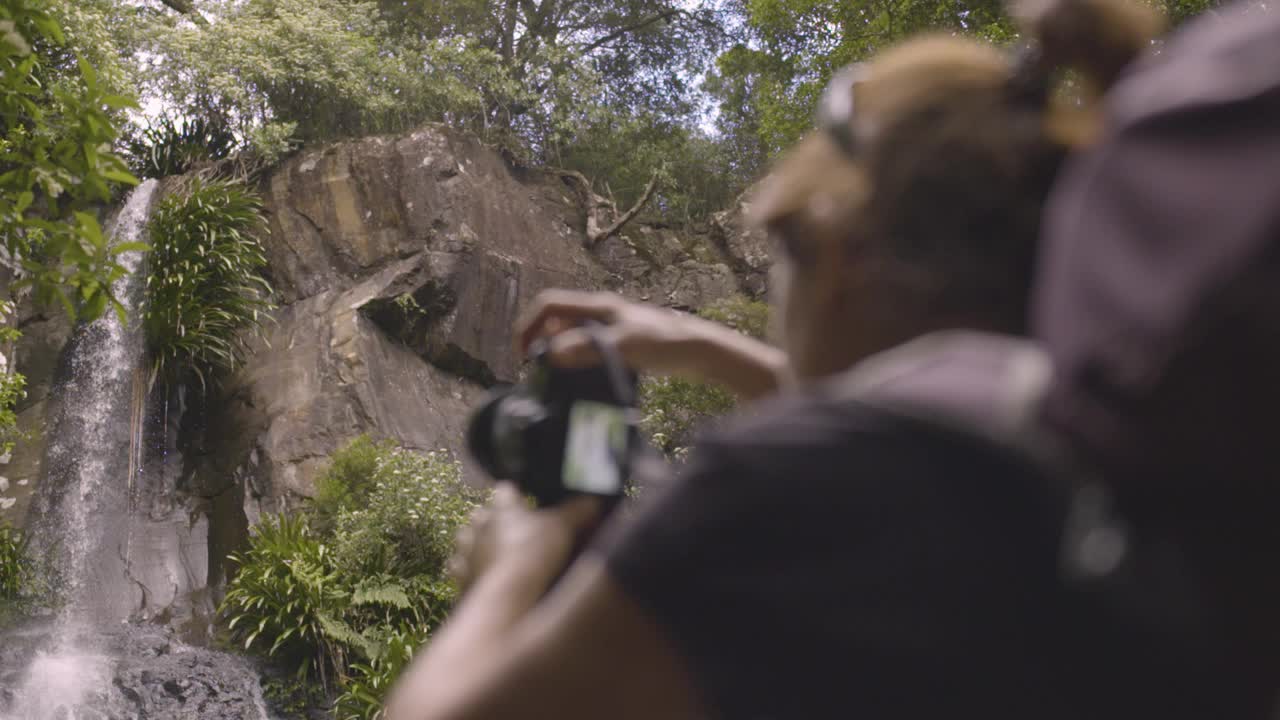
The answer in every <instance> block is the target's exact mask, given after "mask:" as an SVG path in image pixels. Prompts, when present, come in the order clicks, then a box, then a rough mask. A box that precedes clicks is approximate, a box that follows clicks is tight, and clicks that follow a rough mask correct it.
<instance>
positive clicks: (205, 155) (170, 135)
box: [125, 117, 240, 178]
mask: <svg viewBox="0 0 1280 720" xmlns="http://www.w3.org/2000/svg"><path fill="white" fill-rule="evenodd" d="M239 144H240V143H239V141H238V140H237V139H236V136H235V133H233V132H231V129H230V128H228V127H227V126H226V125H224V124H220V123H218V122H216V121H214V120H210V119H208V118H203V117H198V118H191V119H176V120H175V119H174V118H171V117H162V118H160V119H158V120H155V121H153V122H151V123H150V124H148V125H147V126H146V127H144V128H141V129H139V130H138V131H137V132H136V133H134V134H132V136H131V137H129V139H128V141H127V142H126V143H125V145H126V152H127V155H128V157H129V164H130V165H131V166H132V170H133V172H134V173H135V174H137V175H139V176H141V177H150V178H162V177H169V176H171V175H182V174H183V173H185V172H187V171H188V170H191V169H192V168H195V167H197V166H199V165H202V164H205V163H209V162H212V161H214V160H221V159H223V158H226V157H229V156H230V155H231V153H233V152H235V150H236V149H237V147H238V146H239Z"/></svg>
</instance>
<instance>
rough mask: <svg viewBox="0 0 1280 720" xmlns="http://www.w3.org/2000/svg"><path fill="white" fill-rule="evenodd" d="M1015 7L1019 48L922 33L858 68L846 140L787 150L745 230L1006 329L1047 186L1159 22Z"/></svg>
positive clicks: (1122, 8) (1096, 5)
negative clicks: (869, 263)
mask: <svg viewBox="0 0 1280 720" xmlns="http://www.w3.org/2000/svg"><path fill="white" fill-rule="evenodd" d="M1014 11H1015V12H1014V14H1015V16H1017V17H1018V19H1019V21H1020V23H1021V26H1022V27H1023V28H1024V35H1025V36H1026V37H1029V38H1030V39H1031V42H1030V44H1029V46H1028V48H1027V50H1028V51H1024V52H1022V53H1020V54H1016V55H1015V54H1011V53H1006V52H1002V51H1001V50H999V49H997V48H995V47H993V46H991V45H988V44H985V43H982V42H979V41H976V40H971V39H965V38H960V37H955V36H948V35H938V34H934V35H925V36H920V37H916V38H913V39H911V40H908V41H906V42H904V43H902V44H899V45H897V46H894V47H891V48H888V49H886V50H885V51H883V52H881V53H879V54H877V55H876V56H875V57H874V58H872V59H871V60H870V61H869V62H867V63H866V64H865V66H864V68H863V69H862V72H861V74H860V76H859V79H858V82H857V84H856V86H855V87H854V88H853V95H852V97H853V106H854V110H853V113H852V116H851V117H850V119H849V121H850V122H851V123H852V124H853V125H855V126H856V127H855V128H854V129H855V130H856V132H851V133H849V134H850V135H851V136H852V137H855V138H858V142H857V143H856V144H855V146H854V147H852V148H846V147H842V146H841V143H840V142H837V138H835V137H833V136H832V134H831V133H829V132H825V131H821V130H820V131H818V132H816V133H814V134H813V135H811V136H810V137H808V138H807V139H805V140H804V141H802V142H801V143H800V144H799V145H798V146H797V147H796V148H794V149H793V150H792V151H790V152H789V153H788V154H787V155H786V156H785V157H784V158H783V160H782V161H781V162H780V163H779V165H778V166H777V168H776V169H775V171H774V172H773V173H772V174H771V175H770V176H769V177H768V178H766V180H765V181H764V182H762V183H761V185H760V186H759V187H758V189H757V191H756V192H755V193H754V197H753V198H752V201H751V203H750V207H751V209H752V214H753V216H754V219H755V220H756V222H758V223H762V224H764V225H765V226H766V227H773V228H790V229H789V230H787V231H785V232H784V234H788V233H790V234H796V233H800V234H805V235H808V236H811V241H812V242H840V243H844V244H845V245H848V246H851V247H852V250H851V251H850V252H849V253H847V254H848V255H857V254H862V253H865V252H874V253H878V254H879V255H880V256H882V257H887V258H890V259H893V260H895V261H901V262H903V263H907V264H909V265H910V266H911V267H912V269H913V270H914V271H917V272H920V271H923V272H925V273H928V274H930V276H931V277H932V278H933V281H932V282H931V283H930V287H931V288H932V289H933V291H934V292H936V293H938V294H939V295H940V296H943V295H945V302H946V303H947V304H948V305H949V306H952V307H956V306H957V304H959V305H961V306H963V305H965V304H966V303H968V304H971V309H974V310H976V311H982V312H990V311H991V310H992V309H1000V308H1006V309H1007V312H1008V318H1007V323H1006V324H1008V325H1013V326H1015V327H1011V328H1008V329H1020V328H1021V326H1022V323H1023V321H1024V313H1025V306H1026V295H1027V292H1028V289H1029V285H1030V282H1031V277H1032V275H1033V267H1034V264H1035V247H1036V239H1037V235H1038V233H1039V223H1040V213H1041V209H1042V207H1043V204H1044V201H1045V199H1046V197H1047V196H1048V193H1049V189H1050V186H1051V184H1052V182H1053V179H1054V177H1055V176H1056V175H1057V172H1058V169H1059V167H1060V166H1061V164H1062V161H1063V160H1064V158H1065V157H1066V155H1067V154H1068V153H1069V152H1070V151H1071V150H1072V149H1074V148H1076V147H1079V146H1081V145H1084V144H1087V143H1088V142H1089V140H1090V138H1091V136H1092V127H1093V119H1094V118H1095V116H1096V113H1095V110H1094V107H1095V105H1096V98H1097V96H1098V95H1099V94H1101V93H1102V92H1103V91H1105V90H1106V89H1107V88H1108V87H1109V86H1110V85H1111V84H1112V83H1113V82H1114V81H1115V80H1116V78H1117V77H1118V76H1119V75H1120V73H1121V71H1122V69H1123V68H1124V67H1125V65H1127V64H1128V63H1129V62H1130V61H1131V60H1133V59H1134V58H1135V57H1136V56H1137V55H1138V54H1139V53H1141V52H1142V51H1143V50H1144V49H1145V48H1146V47H1147V46H1148V45H1149V44H1150V42H1151V39H1152V38H1153V37H1154V36H1155V35H1156V33H1157V32H1158V31H1159V30H1160V28H1161V26H1162V21H1161V17H1160V16H1159V15H1158V14H1156V13H1155V12H1154V11H1152V10H1151V9H1149V8H1148V7H1147V6H1145V5H1137V4H1133V3H1129V2H1124V1H1123V0H1043V1H1040V0H1036V2H1034V3H1033V2H1027V3H1024V4H1023V5H1021V6H1019V7H1017V8H1015V9H1014ZM1067 71H1071V72H1067ZM1064 89H1069V90H1071V92H1070V93H1067V92H1063V91H1064Z"/></svg>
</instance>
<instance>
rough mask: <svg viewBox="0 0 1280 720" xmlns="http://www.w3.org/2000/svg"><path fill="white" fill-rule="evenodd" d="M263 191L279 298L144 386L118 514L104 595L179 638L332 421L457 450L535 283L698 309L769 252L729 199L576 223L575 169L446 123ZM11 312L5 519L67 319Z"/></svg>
mask: <svg viewBox="0 0 1280 720" xmlns="http://www.w3.org/2000/svg"><path fill="white" fill-rule="evenodd" d="M262 192H263V195H264V197H265V200H266V212H267V214H268V218H269V223H270V234H269V236H268V237H267V239H266V250H267V255H268V259H269V274H270V276H271V280H272V282H273V284H274V286H275V287H276V289H277V294H278V302H279V308H278V309H277V310H276V311H275V313H274V314H273V318H272V322H270V323H269V324H268V326H267V331H266V334H265V337H264V338H262V339H259V340H255V341H253V347H252V352H251V354H250V356H249V357H248V360H247V362H246V363H245V365H244V366H243V367H241V368H240V369H239V370H238V371H237V372H236V373H234V374H233V375H232V376H230V377H229V378H226V379H225V381H224V382H223V384H222V385H221V386H220V387H218V388H217V389H215V390H213V391H211V392H210V393H209V394H207V395H205V394H203V393H202V392H200V391H198V390H197V389H195V388H165V389H159V388H158V389H155V390H154V391H153V392H152V395H151V400H150V401H149V402H150V405H149V406H150V408H151V410H150V412H151V417H149V419H148V423H149V425H148V427H151V428H152V430H151V431H149V432H150V433H151V435H155V434H156V433H155V431H154V428H156V427H159V428H161V429H162V431H161V432H159V434H158V435H157V436H156V437H155V438H151V439H149V440H147V443H148V447H149V449H148V451H147V455H146V458H145V466H144V467H143V472H142V473H141V474H140V477H143V478H144V481H143V482H144V483H145V484H146V485H147V487H144V488H141V489H140V490H138V491H136V492H135V494H137V493H138V492H140V493H141V495H138V498H135V500H134V501H133V502H134V503H135V506H136V507H135V509H136V510H137V512H138V513H139V517H140V518H142V516H144V515H145V519H139V520H138V522H136V523H134V525H133V526H132V527H131V528H129V530H128V531H129V533H131V534H130V537H131V538H134V540H131V542H130V544H129V545H130V547H133V548H137V549H138V552H137V553H132V554H130V555H129V558H128V562H126V563H125V565H127V566H128V567H129V575H130V578H131V579H133V580H134V581H135V583H136V589H131V590H130V592H131V595H130V596H129V597H127V598H121V599H120V601H119V603H117V604H119V605H120V606H121V607H124V608H132V609H133V610H132V614H133V615H135V616H137V617H143V618H148V619H154V620H164V621H167V622H168V623H169V624H171V625H173V626H174V627H178V628H181V629H182V631H183V632H184V633H187V634H188V636H189V637H192V638H198V637H199V636H201V635H203V634H204V633H206V632H207V631H208V627H209V616H210V613H211V612H212V609H213V600H214V599H215V598H213V597H212V596H211V595H210V593H209V592H208V591H209V589H211V588H216V587H217V586H218V585H219V584H220V582H221V581H222V578H223V576H224V572H225V571H224V567H223V565H224V559H225V558H226V556H227V554H228V553H229V552H231V551H232V550H234V549H236V548H237V547H238V546H239V545H240V543H242V542H243V538H244V537H245V533H246V531H247V529H248V527H249V526H250V525H252V524H253V523H255V522H257V520H258V519H259V517H260V516H261V515H262V513H265V512H273V511H277V510H282V509H287V508H290V507H295V506H297V505H298V504H299V503H300V502H301V500H302V499H303V498H305V497H307V496H310V495H312V494H313V492H314V483H315V479H316V476H317V475H318V473H319V472H321V471H322V469H323V468H324V467H325V464H326V461H327V458H328V456H329V455H330V454H331V453H332V452H333V451H334V450H336V449H337V448H339V447H341V446H342V445H343V444H345V443H346V442H347V441H349V440H350V439H352V438H354V437H355V436H357V435H359V434H361V433H371V434H373V435H375V436H381V437H387V438H392V439H395V440H397V441H399V442H400V443H402V444H404V445H406V446H408V447H412V448H417V449H421V450H432V449H437V448H447V449H450V450H452V451H453V452H455V453H456V454H457V455H459V456H460V457H463V456H464V455H463V451H464V448H463V434H464V426H465V423H466V421H467V418H468V416H469V414H470V412H471V410H472V409H473V408H474V407H475V406H476V404H477V403H478V402H479V400H480V398H481V396H482V395H483V394H484V392H485V390H486V388H487V387H489V386H492V385H494V384H496V383H502V382H508V381H512V380H515V379H516V378H517V376H518V374H519V372H520V370H521V368H520V359H519V358H518V357H516V355H515V354H514V353H513V351H512V349H511V336H510V333H511V328H512V326H513V324H514V322H515V321H516V318H517V316H518V314H519V313H520V311H521V310H522V308H523V307H524V306H525V305H526V304H527V303H528V302H529V301H530V300H531V299H532V298H533V296H534V295H536V294H537V293H538V292H540V291H542V290H544V289H546V288H550V287H569V288H581V289H610V290H615V291H618V292H622V293H624V294H626V295H628V296H630V297H633V298H636V299H641V300H645V301H650V302H654V303H657V304H662V305H666V306H670V307H676V308H682V309H688V310H694V309H697V308H700V307H702V306H703V305H706V304H707V303H710V302H713V301H715V300H718V299H720V298H723V297H726V296H728V295H731V294H733V293H737V292H744V291H745V292H748V293H749V294H753V295H754V294H758V293H759V292H760V291H762V289H763V275H764V272H765V271H766V270H767V256H762V255H761V252H762V250H761V248H763V240H762V239H759V238H752V239H737V238H734V237H730V236H729V234H731V233H734V232H737V230H736V228H737V227H738V226H739V225H738V223H740V221H739V220H737V219H735V218H738V217H739V216H740V215H741V212H740V209H737V210H734V211H732V212H730V213H727V214H725V215H724V216H723V218H721V217H718V218H717V222H716V223H714V224H713V225H712V227H710V228H708V229H702V230H691V229H688V228H671V227H663V226H661V225H656V224H644V223H642V222H639V221H636V222H633V223H631V224H629V225H627V226H626V227H625V228H624V229H623V230H622V231H621V232H619V233H616V234H613V235H611V236H609V237H607V238H605V239H603V240H601V241H600V242H598V243H594V244H593V243H590V242H589V241H588V238H587V208H586V207H584V203H583V200H582V196H581V188H579V187H575V186H573V185H571V184H570V181H569V180H567V179H566V178H565V176H564V175H563V174H562V173H556V172H542V171H538V170H531V169H527V168H520V167H512V166H511V165H509V164H508V163H507V162H506V161H505V160H504V159H503V158H502V157H501V156H500V155H499V154H497V153H495V152H493V151H491V150H490V149H488V148H486V147H485V146H483V145H481V144H479V143H478V142H477V141H476V140H474V139H473V138H470V137H469V136H466V135H464V134H460V133H457V132H454V131H451V130H448V129H445V128H442V127H426V128H423V129H420V130H418V131H416V132H413V133H410V134H407V135H403V136H399V137H380V138H366V139H361V140H353V141H349V142H343V143H338V144H334V145H330V146H327V147H322V148H316V149H312V150H308V151H306V152H303V153H301V154H299V155H297V156H295V157H293V158H291V159H290V160H288V161H287V162H285V163H284V164H282V165H281V166H280V167H278V168H276V169H275V170H274V171H273V172H272V173H271V174H270V175H269V176H268V177H267V178H266V179H265V180H264V181H263V184H262ZM597 210H598V208H597ZM607 220H608V218H604V219H603V220H602V219H601V218H596V222H597V224H599V223H600V222H602V221H607ZM762 257H764V258H765V259H763V260H762ZM19 324H20V328H21V329H22V330H23V333H24V335H23V338H22V339H21V340H20V341H19V343H18V345H17V347H16V348H14V349H13V350H12V353H10V354H8V356H9V357H10V358H12V359H13V360H14V361H15V362H16V364H17V366H18V368H19V370H21V371H22V372H24V373H25V374H26V375H27V377H28V382H29V387H28V397H27V398H26V399H25V400H24V402H23V403H22V404H20V405H19V411H20V412H19V415H20V420H21V425H22V428H23V429H24V430H26V431H28V436H27V437H26V439H25V440H24V441H23V442H21V443H19V446H18V450H17V451H16V452H15V453H14V455H13V458H12V462H11V463H10V464H9V465H8V466H0V476H3V478H4V482H5V483H7V485H8V487H7V488H4V489H3V490H0V497H2V498H5V499H6V501H8V500H12V503H10V507H9V508H8V509H4V508H0V520H8V521H12V522H16V523H17V524H22V522H23V520H24V518H26V517H28V515H29V514H30V513H29V512H28V509H27V504H28V497H29V495H30V494H31V490H32V489H34V486H35V484H36V482H37V479H38V478H39V477H40V475H41V472H42V469H41V467H40V463H41V461H42V459H43V458H44V457H45V447H44V433H43V430H44V425H45V423H46V416H47V414H48V410H47V405H48V403H47V398H48V396H49V386H50V383H51V382H52V380H53V378H54V377H55V370H56V369H57V367H58V366H59V363H60V362H62V360H61V358H62V355H63V350H64V346H65V345H66V344H67V342H68V338H69V337H70V336H71V327H70V323H69V322H68V321H67V319H66V317H65V315H63V314H62V313H61V312H60V311H59V310H57V309H51V310H49V311H46V312H43V313H39V312H35V311H32V310H30V309H29V308H28V309H21V310H20V314H19ZM165 428H167V429H165ZM148 437H149V438H150V435H149V436H148ZM464 467H465V468H466V472H467V473H468V476H469V477H470V478H471V479H472V480H474V481H476V482H479V481H480V478H479V477H478V474H477V470H476V468H475V466H474V463H464Z"/></svg>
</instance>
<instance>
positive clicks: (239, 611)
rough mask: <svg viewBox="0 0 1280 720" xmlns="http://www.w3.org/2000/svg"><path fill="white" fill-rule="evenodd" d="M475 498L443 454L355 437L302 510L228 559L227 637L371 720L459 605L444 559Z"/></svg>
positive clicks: (347, 712) (270, 524)
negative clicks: (337, 692)
mask: <svg viewBox="0 0 1280 720" xmlns="http://www.w3.org/2000/svg"><path fill="white" fill-rule="evenodd" d="M483 499H484V498H483V494H482V493H480V492H479V491H476V490H474V489H472V488H469V487H468V486H467V485H465V484H464V483H463V482H462V473H461V467H460V466H459V464H458V462H457V461H455V460H454V459H453V458H452V457H451V456H450V455H449V454H448V453H445V452H430V453H416V452H412V451H409V450H404V449H401V448H399V447H397V446H396V445H395V444H394V443H390V442H382V443H378V442H375V441H373V440H372V439H370V438H368V437H365V436H362V437H360V438H357V439H356V440H354V441H352V442H351V443H350V444H349V445H347V446H346V447H344V448H343V449H341V450H339V451H338V452H336V453H334V454H333V456H332V457H331V463H330V466H329V468H328V470H327V471H326V472H325V473H324V474H323V475H322V476H321V478H320V480H319V481H318V492H317V496H316V499H315V501H314V502H313V503H312V507H311V508H310V510H309V511H308V512H307V513H304V514H299V515H296V516H293V517H288V516H280V517H273V518H269V519H267V520H266V521H264V522H263V523H262V524H260V525H259V526H258V528H257V530H256V532H255V534H254V536H253V537H252V538H251V539H250V547H249V549H248V550H247V551H246V552H244V553H240V554H236V555H233V556H232V560H233V561H234V562H235V564H236V566H237V572H236V575H235V577H234V578H233V579H232V580H231V583H230V585H229V590H228V592H227V596H226V598H225V599H224V600H223V603H222V606H221V611H222V613H223V614H224V616H225V617H226V618H227V620H228V621H229V623H228V624H229V627H230V630H231V632H232V636H233V637H234V638H235V639H236V640H237V641H238V642H239V643H241V644H242V645H243V647H244V648H246V649H257V650H259V651H261V652H263V653H265V654H266V655H267V656H269V657H272V658H275V659H277V660H279V661H280V662H282V663H286V664H289V666H290V668H296V670H295V672H296V674H297V676H298V677H309V676H313V675H315V676H318V677H319V679H320V682H321V684H322V686H324V687H325V688H331V687H334V685H335V684H336V685H337V687H338V688H340V689H341V691H342V694H341V696H340V698H339V702H340V705H341V707H342V708H343V709H342V711H341V712H342V714H341V717H347V718H372V717H376V716H377V713H378V712H379V709H380V703H381V699H382V696H383V694H384V693H385V692H386V689H387V688H388V687H389V686H390V684H391V682H392V681H393V680H394V678H395V676H396V674H398V673H399V671H400V670H401V669H402V668H403V667H404V665H405V663H407V662H408V658H409V657H410V656H411V655H412V651H413V648H414V647H416V646H417V645H419V644H421V642H422V641H424V640H425V639H426V638H427V636H428V635H429V634H430V632H431V630H432V629H433V628H435V627H436V626H437V625H438V624H439V623H440V622H442V621H443V620H444V617H445V615H446V614H447V613H448V611H449V609H450V607H452V605H453V602H454V600H455V599H456V596H457V590H456V588H455V587H454V586H453V584H452V583H451V582H450V581H449V580H448V578H447V575H446V573H445V561H446V560H447V558H448V556H449V554H450V553H451V552H452V549H453V547H452V544H453V538H454V535H455V534H456V532H457V530H458V528H459V527H460V526H461V525H462V523H464V522H466V520H467V517H468V515H469V514H470V512H471V511H472V510H473V509H474V508H475V507H476V506H477V504H478V503H479V502H480V501H482V500H483ZM295 664H296V665H295ZM335 681H336V683H335Z"/></svg>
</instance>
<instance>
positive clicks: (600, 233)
mask: <svg viewBox="0 0 1280 720" xmlns="http://www.w3.org/2000/svg"><path fill="white" fill-rule="evenodd" d="M657 189H658V174H657V173H654V174H653V177H652V178H650V179H649V184H648V185H646V186H645V188H644V194H643V195H641V196H640V199H639V200H637V201H636V204H635V205H633V206H632V207H631V209H630V210H628V211H626V212H624V213H623V214H622V217H620V218H618V219H617V220H615V221H614V223H613V224H612V225H610V226H609V227H607V228H605V229H604V230H597V231H596V232H593V233H589V234H588V236H587V241H588V243H589V244H590V246H591V247H594V246H596V245H598V244H599V243H600V242H601V241H603V240H605V239H606V238H608V237H609V236H611V235H613V234H615V233H617V232H618V231H619V230H621V229H622V226H624V225H626V224H627V223H629V222H631V221H632V220H634V219H635V217H636V215H639V214H640V211H641V210H642V209H644V206H645V204H646V203H648V202H649V198H651V197H653V191H654V190H657Z"/></svg>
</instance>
